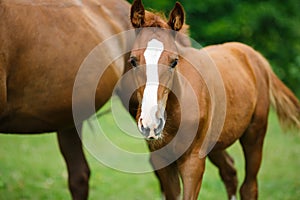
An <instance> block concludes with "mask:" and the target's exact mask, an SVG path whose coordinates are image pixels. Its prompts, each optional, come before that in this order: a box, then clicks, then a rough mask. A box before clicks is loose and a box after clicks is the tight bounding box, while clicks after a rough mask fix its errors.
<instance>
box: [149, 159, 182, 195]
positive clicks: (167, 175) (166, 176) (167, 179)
mask: <svg viewBox="0 0 300 200" xmlns="http://www.w3.org/2000/svg"><path fill="white" fill-rule="evenodd" d="M160 161H161V160H160V158H159V157H154V156H151V158H150V162H151V164H152V166H153V168H154V169H155V166H156V163H159V162H160ZM155 175H156V176H157V178H158V180H159V183H160V188H161V192H162V195H163V197H165V199H166V200H176V199H179V197H180V180H179V176H178V170H177V166H176V164H175V163H172V164H171V165H168V166H166V167H164V168H162V169H158V170H155Z"/></svg>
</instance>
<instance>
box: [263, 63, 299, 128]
mask: <svg viewBox="0 0 300 200" xmlns="http://www.w3.org/2000/svg"><path fill="white" fill-rule="evenodd" d="M266 62H267V61H266ZM267 71H268V78H269V93H270V100H271V104H272V106H273V107H274V108H275V110H276V113H277V116H278V119H279V122H280V124H281V127H282V128H283V130H300V102H299V100H298V99H297V97H296V96H295V94H293V92H292V91H291V90H290V89H289V88H288V87H287V86H286V85H285V84H284V83H283V82H282V81H281V80H280V79H279V78H278V77H277V76H276V75H275V73H274V72H273V71H272V69H271V66H270V64H269V63H268V62H267Z"/></svg>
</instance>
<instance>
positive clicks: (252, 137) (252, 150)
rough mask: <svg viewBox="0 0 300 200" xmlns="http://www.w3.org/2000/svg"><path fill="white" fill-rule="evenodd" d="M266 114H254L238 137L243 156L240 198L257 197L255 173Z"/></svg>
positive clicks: (260, 155)
mask: <svg viewBox="0 0 300 200" xmlns="http://www.w3.org/2000/svg"><path fill="white" fill-rule="evenodd" d="M267 116H268V115H267V114H266V115H265V116H262V115H260V117H259V116H258V115H254V117H253V119H252V122H251V124H250V125H249V127H248V129H247V130H246V132H245V133H244V134H243V136H242V137H241V138H240V143H241V145H242V147H243V151H244V156H245V161H246V163H245V168H246V174H245V180H244V182H243V184H242V187H241V189H240V195H241V199H242V200H256V199H257V198H258V188H257V174H258V171H259V168H260V164H261V159H262V149H263V141H264V137H265V133H266V129H267V120H268V119H267Z"/></svg>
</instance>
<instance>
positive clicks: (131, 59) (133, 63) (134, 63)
mask: <svg viewBox="0 0 300 200" xmlns="http://www.w3.org/2000/svg"><path fill="white" fill-rule="evenodd" d="M129 62H130V64H131V66H132V67H134V68H135V67H137V60H136V57H130V59H129Z"/></svg>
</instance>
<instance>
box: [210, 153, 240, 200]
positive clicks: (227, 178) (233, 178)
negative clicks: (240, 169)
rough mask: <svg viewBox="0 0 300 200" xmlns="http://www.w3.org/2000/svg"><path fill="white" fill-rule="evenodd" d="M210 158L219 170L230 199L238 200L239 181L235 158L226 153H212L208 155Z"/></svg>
mask: <svg viewBox="0 0 300 200" xmlns="http://www.w3.org/2000/svg"><path fill="white" fill-rule="evenodd" d="M208 157H209V159H210V161H211V162H212V163H213V164H214V165H216V166H217V167H218V168H219V173H220V176H221V178H222V180H223V182H224V184H225V187H226V190H227V194H228V199H230V200H233V199H236V191H237V184H238V180H237V175H236V174H237V173H236V169H235V167H234V160H233V158H231V157H230V155H229V154H228V153H227V152H226V151H212V152H210V153H209V154H208Z"/></svg>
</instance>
